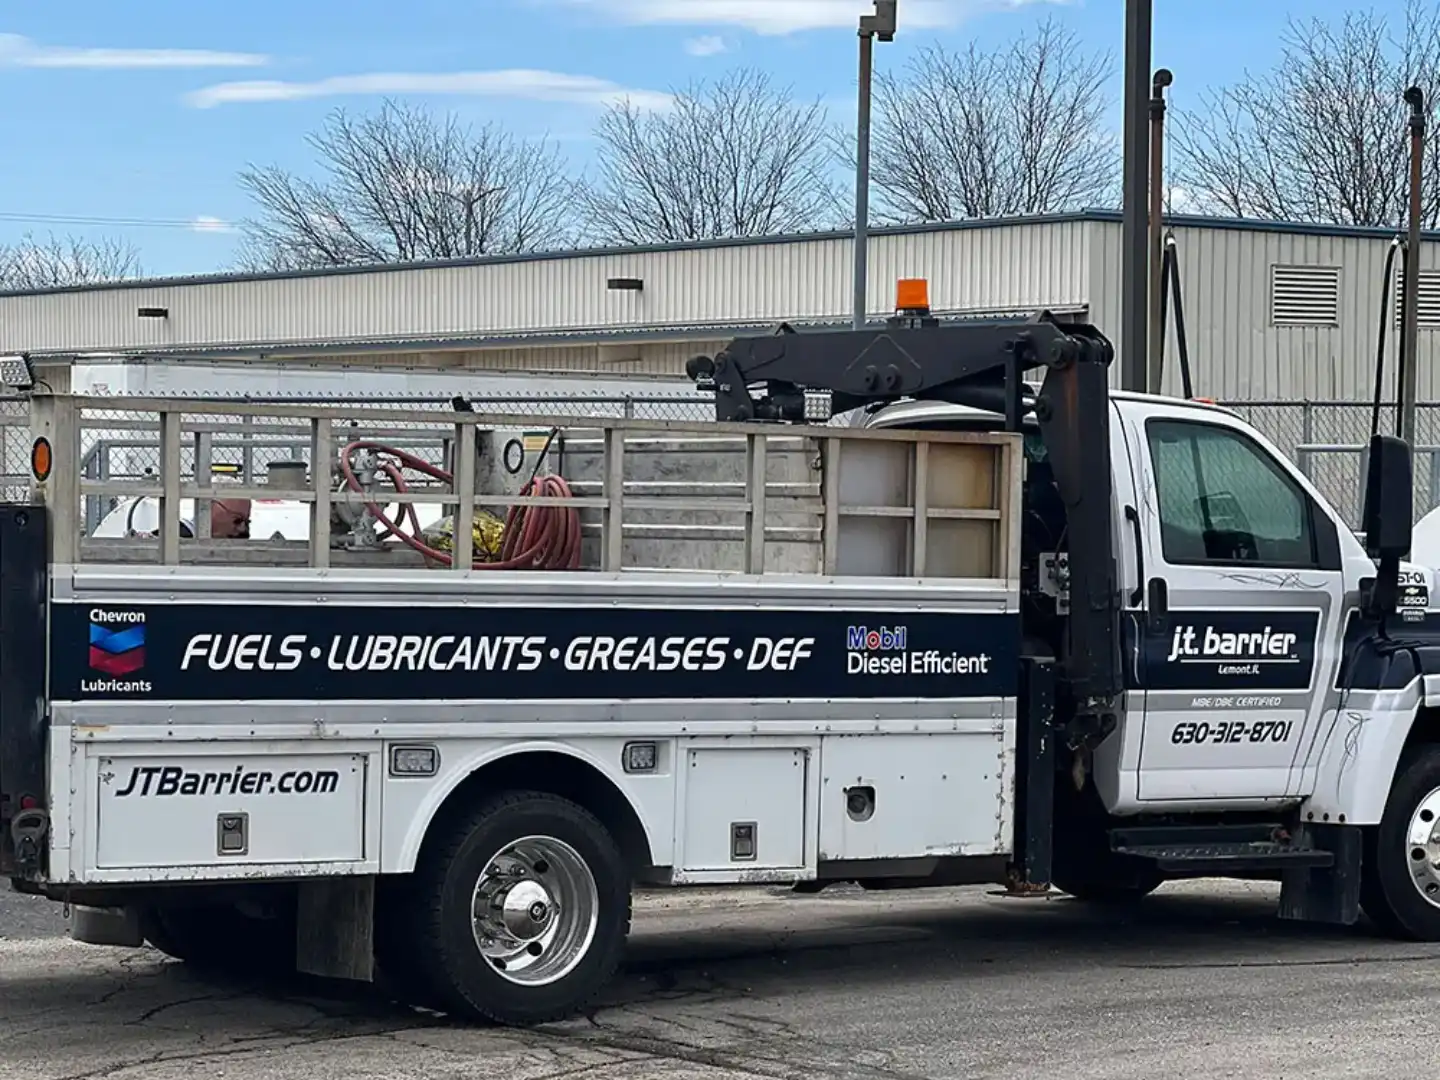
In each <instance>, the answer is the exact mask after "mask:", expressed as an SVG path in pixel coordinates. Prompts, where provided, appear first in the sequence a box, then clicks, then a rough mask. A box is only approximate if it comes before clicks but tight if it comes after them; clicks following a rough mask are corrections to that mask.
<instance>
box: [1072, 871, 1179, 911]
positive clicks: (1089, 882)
mask: <svg viewBox="0 0 1440 1080" xmlns="http://www.w3.org/2000/svg"><path fill="white" fill-rule="evenodd" d="M1094 869H1100V870H1106V869H1110V870H1113V873H1109V874H1103V875H1101V874H1096V873H1094V870H1093V869H1092V871H1091V872H1090V873H1076V872H1074V871H1071V872H1066V871H1062V870H1058V869H1057V870H1056V872H1055V874H1054V875H1053V876H1054V880H1053V881H1052V882H1051V884H1052V885H1054V886H1055V888H1057V889H1059V890H1060V891H1061V892H1063V893H1067V894H1068V895H1070V896H1072V897H1074V898H1075V899H1076V900H1079V901H1081V902H1082V903H1086V904H1134V903H1137V902H1139V901H1140V900H1143V899H1144V898H1145V897H1147V896H1149V895H1150V894H1151V893H1152V892H1154V891H1155V890H1156V889H1158V888H1159V887H1160V886H1161V885H1163V884H1164V883H1165V878H1164V876H1163V875H1162V874H1161V873H1160V872H1159V871H1158V870H1152V869H1150V868H1148V867H1145V866H1138V867H1135V868H1124V869H1121V868H1118V867H1113V866H1112V867H1108V868H1107V867H1106V866H1105V864H1104V863H1099V864H1097V865H1096V867H1095V868H1094Z"/></svg>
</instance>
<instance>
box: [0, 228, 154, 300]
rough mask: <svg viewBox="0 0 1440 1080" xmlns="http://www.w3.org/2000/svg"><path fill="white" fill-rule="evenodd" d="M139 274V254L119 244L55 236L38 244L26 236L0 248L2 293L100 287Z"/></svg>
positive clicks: (114, 241) (38, 241)
mask: <svg viewBox="0 0 1440 1080" xmlns="http://www.w3.org/2000/svg"><path fill="white" fill-rule="evenodd" d="M139 273H140V259H139V255H138V253H137V252H136V251H135V249H134V248H133V247H131V246H130V245H129V244H127V243H124V242H123V241H120V240H113V239H104V240H85V239H82V238H80V237H75V236H67V237H65V238H63V239H61V238H59V237H56V236H55V235H53V234H51V235H50V236H48V237H46V238H45V239H44V240H38V239H36V238H35V237H34V236H33V235H31V234H30V233H26V234H25V235H24V236H23V237H21V238H20V240H19V241H18V242H16V243H14V244H0V289H9V290H16V291H26V290H30V289H55V288H61V287H63V286H66V285H97V284H101V283H103V282H106V281H118V280H120V279H122V278H129V277H136V276H138V275H139Z"/></svg>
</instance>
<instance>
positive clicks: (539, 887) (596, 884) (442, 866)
mask: <svg viewBox="0 0 1440 1080" xmlns="http://www.w3.org/2000/svg"><path fill="white" fill-rule="evenodd" d="M521 870H523V871H524V872H523V873H517V871H521ZM495 871H500V873H498V874H496V873H495ZM411 885H412V889H411V890H409V895H410V901H409V904H408V908H409V911H408V918H407V922H408V924H409V926H408V933H407V934H406V938H407V939H408V942H409V945H410V949H411V955H412V956H413V959H414V964H415V966H414V968H413V970H412V972H411V973H410V977H412V978H413V977H418V978H419V979H421V980H423V982H424V983H425V984H426V987H427V989H428V990H429V991H430V993H429V994H428V995H427V996H430V997H433V998H434V999H435V1000H436V1001H437V1002H439V1003H441V1005H442V1007H443V1008H444V1011H447V1012H451V1013H455V1014H458V1015H461V1016H468V1017H473V1018H483V1019H488V1020H492V1021H495V1022H497V1023H500V1024H509V1025H516V1026H524V1025H529V1024H539V1023H546V1022H550V1021H555V1020H563V1019H567V1018H569V1017H572V1016H574V1015H575V1014H577V1013H579V1012H581V1011H582V1010H583V1009H584V1008H585V1006H586V1005H588V1004H589V1003H590V1002H591V1001H592V1000H593V999H594V998H595V997H596V996H597V995H598V994H599V993H600V992H601V990H603V989H604V988H605V986H606V985H607V984H608V983H609V982H610V979H611V978H612V976H613V975H614V974H615V971H616V969H617V968H618V966H619V963H620V958H621V954H622V953H623V951H624V948H625V941H626V938H627V937H628V936H629V933H630V911H631V898H630V875H629V872H628V870H627V867H626V864H625V860H624V858H623V856H622V855H621V852H620V849H619V847H618V846H617V845H616V843H615V840H614V839H613V838H612V837H611V835H610V833H609V832H608V831H607V830H606V828H605V827H604V825H602V824H601V823H600V821H599V820H598V819H597V818H596V817H595V816H594V815H593V814H591V813H590V812H589V811H588V810H586V809H584V808H583V807H581V806H578V805H576V804H575V803H573V802H570V801H569V800H566V799H562V798H559V797H558V796H555V795H548V794H541V793H536V792H511V793H505V794H501V795H498V796H494V797H492V798H490V799H488V800H486V801H485V802H483V803H481V804H480V805H478V806H476V807H475V808H474V809H473V810H471V811H469V812H467V813H465V814H464V815H463V816H462V817H461V818H460V819H459V820H457V821H455V822H454V823H453V824H451V825H450V826H449V827H448V828H447V829H446V831H445V832H444V833H442V834H440V835H438V836H437V837H435V840H434V842H433V843H430V842H427V843H426V846H425V849H424V850H423V851H422V854H421V857H420V862H419V865H417V867H416V871H415V876H414V879H413V881H412V882H411ZM482 887H483V888H484V889H485V890H486V891H487V892H489V893H490V903H489V904H487V905H486V909H487V910H490V911H492V912H496V914H493V915H492V916H491V921H490V922H489V923H488V925H487V926H486V927H484V928H481V927H480V926H479V924H478V923H477V920H476V919H475V918H474V917H473V916H472V911H474V910H475V909H476V895H477V891H479V890H480V889H481V888H482ZM502 902H503V908H502V907H497V905H500V904H502ZM502 911H503V919H502V918H501V914H500V913H501V912H502ZM482 929H483V930H488V931H489V933H490V937H489V938H488V939H487V941H488V944H487V945H486V946H485V947H486V948H487V949H488V950H489V954H490V955H489V956H488V957H487V955H486V954H485V953H482V951H481V948H482V946H481V938H482ZM506 934H509V935H510V936H509V939H508V943H507V941H506V940H505V935H506ZM526 942H528V944H524V943H526ZM497 958H498V960H499V962H498V963H497V962H496V961H497Z"/></svg>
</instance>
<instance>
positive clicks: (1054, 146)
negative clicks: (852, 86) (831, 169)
mask: <svg viewBox="0 0 1440 1080" xmlns="http://www.w3.org/2000/svg"><path fill="white" fill-rule="evenodd" d="M1112 66H1113V62H1112V59H1111V57H1110V55H1109V54H1108V53H1087V52H1085V51H1084V50H1083V49H1082V48H1081V47H1080V44H1079V42H1078V40H1077V39H1076V37H1075V35H1074V34H1073V33H1071V32H1069V31H1067V30H1064V29H1063V28H1061V27H1059V26H1058V25H1057V24H1056V23H1055V22H1054V21H1053V20H1049V19H1047V20H1045V21H1044V22H1042V23H1041V24H1040V25H1039V27H1038V28H1037V30H1036V32H1035V33H1034V34H1033V35H1021V36H1020V37H1019V38H1018V39H1016V40H1015V41H1012V42H1011V43H1010V44H1008V45H1006V46H1003V47H1001V48H998V49H995V50H992V51H986V50H982V49H981V48H980V47H979V46H977V45H974V44H971V45H970V46H969V47H968V48H967V49H965V50H964V51H962V52H956V53H950V52H946V51H944V50H943V49H941V48H940V47H939V46H936V45H931V46H927V47H926V48H925V49H923V50H921V52H920V53H919V54H918V55H917V56H916V57H915V58H914V59H913V60H912V61H911V62H910V64H909V65H908V67H907V70H906V72H905V74H904V75H903V76H902V77H900V78H896V77H894V76H890V75H880V76H877V78H876V80H875V104H874V113H875V130H874V133H873V135H872V146H871V172H872V177H873V181H872V182H873V185H874V196H875V201H876V204H877V205H876V207H875V216H876V218H877V219H881V220H889V221H892V222H927V221H954V220H958V219H962V218H978V217H1000V216H1005V215H1013V214H1041V213H1055V212H1060V211H1064V210H1074V209H1081V208H1084V207H1092V206H1099V205H1114V204H1117V203H1118V197H1119V189H1118V186H1117V180H1118V170H1119V153H1118V146H1117V143H1116V141H1115V139H1114V137H1113V136H1112V134H1111V133H1110V132H1109V130H1108V129H1107V127H1106V124H1105V110H1106V109H1107V107H1108V105H1109V101H1108V98H1107V94H1106V83H1107V81H1108V79H1109V77H1110V75H1111V70H1112ZM851 160H852V161H853V160H854V158H853V152H851Z"/></svg>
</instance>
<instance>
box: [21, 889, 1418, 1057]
mask: <svg viewBox="0 0 1440 1080" xmlns="http://www.w3.org/2000/svg"><path fill="white" fill-rule="evenodd" d="M1275 897H1276V893H1275V889H1274V887H1272V886H1268V885H1255V884H1236V883H1228V882H1209V881H1207V882H1198V883H1189V884H1185V885H1177V884H1171V885H1167V886H1165V887H1164V888H1162V889H1161V890H1160V891H1159V892H1158V893H1156V894H1155V895H1153V896H1152V897H1150V898H1149V899H1148V900H1147V901H1146V902H1145V904H1144V905H1142V906H1141V907H1140V908H1139V909H1137V910H1136V911H1134V912H1133V913H1130V914H1126V915H1119V914H1116V913H1114V912H1105V911H1096V910H1093V909H1089V908H1086V907H1085V906H1083V905H1081V904H1079V903H1077V902H1074V901H1071V900H1068V899H1065V898H1053V899H1039V900H1013V899H1003V898H999V897H996V896H993V895H990V893H989V892H988V891H987V890H984V889H955V890H943V891H924V890H922V891H913V892H893V893H879V894H869V893H862V892H860V891H858V890H854V889H846V890H839V889H833V888H832V889H831V890H827V891H826V892H825V893H822V894H820V895H819V896H796V895H793V894H790V893H788V892H787V891H783V890H766V889H745V890H739V891H721V890H714V891H706V892H703V893H694V894H685V893H662V894H658V895H655V896H650V897H645V898H643V899H642V900H641V901H640V902H639V903H638V904H637V913H636V920H635V932H634V935H633V938H632V947H631V950H630V958H629V962H628V965H627V969H626V972H625V974H624V976H623V977H622V978H621V979H620V981H619V982H618V984H617V985H616V986H615V988H614V991H613V992H612V993H611V994H610V995H608V997H607V998H606V1000H605V1001H604V1002H603V1003H602V1005H601V1006H600V1007H599V1008H597V1009H596V1010H595V1011H594V1013H593V1015H591V1016H589V1017H586V1018H582V1019H578V1020H575V1021H572V1022H568V1023H564V1024H557V1025H551V1026H548V1027H546V1028H543V1029H540V1030H531V1031H513V1030H504V1029H497V1028H487V1027H482V1026H475V1025H466V1024H460V1023H455V1022H451V1021H449V1020H447V1019H445V1018H443V1017H438V1016H436V1015H434V1014H428V1013H424V1012H419V1011H412V1010H407V1009H401V1008H398V1007H396V1006H394V1005H392V1004H389V1003H387V1002H385V1001H383V1000H380V999H379V998H378V997H376V996H375V995H373V994H370V993H367V992H366V991H365V990H364V989H362V988H348V989H347V988H346V987H343V986H340V985H336V984H314V983H305V984H300V983H296V984H294V985H278V984H267V985H251V984H243V983H225V982H217V981H213V980H209V981H207V980H203V979H200V978H198V977H197V976H195V975H194V974H192V973H190V972H188V971H187V970H186V968H185V967H184V966H183V965H180V964H176V963H173V962H170V961H167V960H165V959H164V958H163V957H161V956H160V955H159V954H157V953H155V952H153V951H150V950H148V949H147V950H120V949H107V948H96V947H92V946H85V945H79V944H76V943H74V942H72V941H69V940H68V939H67V938H66V937H65V936H64V924H63V921H62V919H61V915H60V909H59V908H58V907H57V906H55V905H50V904H46V903H43V902H38V901H34V900H31V899H29V898H25V897H18V896H15V895H13V894H9V893H5V892H0V1080H8V1078H10V1077H15V1078H17V1080H18V1078H24V1080H61V1078H64V1080H88V1078H95V1080H100V1078H104V1080H138V1078H144V1080H172V1078H173V1080H206V1078H211V1077H225V1078H226V1080H271V1078H276V1080H279V1078H291V1077H305V1078H306V1080H331V1078H341V1077H343V1078H345V1080H371V1078H374V1080H380V1078H384V1080H399V1078H412V1077H414V1078H421V1077H423V1078H426V1080H442V1078H443V1080H451V1078H459V1077H497V1078H504V1080H571V1078H583V1080H659V1078H665V1080H686V1078H696V1080H700V1078H703V1080H720V1078H732V1080H738V1078H751V1080H753V1078H757V1077H760V1078H771V1080H921V1078H934V1080H960V1078H970V1077H986V1078H988V1077H996V1078H999V1077H1004V1078H1006V1080H1013V1078H1015V1077H1031V1076H1034V1077H1042V1076H1043V1077H1045V1078H1046V1080H1080V1078H1104V1080H1130V1078H1134V1080H1155V1078H1157V1077H1164V1078H1166V1080H1191V1078H1200V1077H1205V1078H1209V1077H1226V1078H1237V1080H1249V1078H1255V1080H1260V1078H1264V1080H1282V1078H1289V1077H1296V1078H1299V1077H1304V1078H1306V1080H1330V1078H1339V1077H1367V1078H1368V1077H1382V1076H1388V1075H1392V1074H1395V1075H1423V1074H1424V1073H1425V1072H1427V1071H1428V1069H1429V1067H1427V1066H1424V1064H1423V1062H1424V1061H1425V1060H1428V1053H1429V1050H1428V1046H1429V1036H1430V1025H1429V1022H1428V1021H1426V1020H1425V1019H1424V1018H1425V1017H1426V1016H1428V1015H1430V1014H1431V1010H1432V1009H1433V1007H1434V1004H1433V1003H1434V1002H1435V1001H1436V1000H1437V997H1440V964H1437V959H1440V946H1429V945H1414V944H1405V943H1398V942H1391V941H1386V940H1383V939H1380V938H1378V937H1375V936H1374V935H1373V934H1372V932H1371V931H1370V930H1369V929H1368V928H1365V927H1359V928H1355V929H1350V930H1331V929H1316V928H1311V927H1303V926H1294V925H1291V924H1282V923H1279V922H1277V921H1276V920H1275V918H1274V910H1275Z"/></svg>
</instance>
